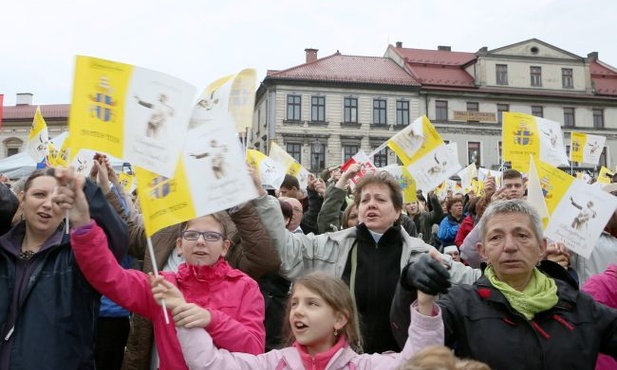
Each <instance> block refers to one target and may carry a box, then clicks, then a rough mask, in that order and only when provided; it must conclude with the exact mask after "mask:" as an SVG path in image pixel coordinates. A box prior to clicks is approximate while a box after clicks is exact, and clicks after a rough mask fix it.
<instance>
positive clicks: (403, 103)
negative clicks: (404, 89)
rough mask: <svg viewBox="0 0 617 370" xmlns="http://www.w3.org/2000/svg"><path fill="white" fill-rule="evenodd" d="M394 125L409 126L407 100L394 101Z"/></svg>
mask: <svg viewBox="0 0 617 370" xmlns="http://www.w3.org/2000/svg"><path fill="white" fill-rule="evenodd" d="M396 124H397V125H400V126H407V125H408V124H409V100H397V101H396Z"/></svg>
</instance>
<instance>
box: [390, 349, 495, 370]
mask: <svg viewBox="0 0 617 370" xmlns="http://www.w3.org/2000/svg"><path fill="white" fill-rule="evenodd" d="M398 370H491V368H490V367H489V366H488V365H487V364H485V363H483V362H480V361H475V360H467V359H463V360H461V359H459V358H457V357H456V356H455V355H454V353H453V352H452V350H451V349H450V348H448V347H445V346H429V347H426V348H424V349H422V350H420V351H419V352H418V353H416V355H415V356H413V357H412V358H411V359H409V361H407V363H405V364H403V365H402V366H401V367H400V368H399V369H398Z"/></svg>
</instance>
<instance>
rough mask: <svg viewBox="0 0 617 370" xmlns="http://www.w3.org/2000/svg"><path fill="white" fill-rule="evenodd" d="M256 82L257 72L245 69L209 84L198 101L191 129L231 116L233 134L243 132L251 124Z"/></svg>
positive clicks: (192, 117)
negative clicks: (218, 118) (222, 116)
mask: <svg viewBox="0 0 617 370" xmlns="http://www.w3.org/2000/svg"><path fill="white" fill-rule="evenodd" d="M256 81H257V72H256V71H255V69H251V68H248V69H243V70H241V71H240V72H238V73H236V74H233V75H229V76H225V77H221V78H219V79H218V80H216V81H214V82H212V83H211V84H209V85H208V87H206V89H205V90H204V91H203V92H202V93H201V95H200V96H199V98H198V100H197V109H194V110H193V115H192V116H191V124H190V127H195V126H196V125H201V124H205V123H207V122H209V121H211V120H213V119H216V117H217V116H219V115H220V114H230V115H231V117H232V119H233V124H234V126H235V128H236V132H244V131H245V130H246V129H247V128H249V127H251V125H252V124H253V111H254V108H255V83H256Z"/></svg>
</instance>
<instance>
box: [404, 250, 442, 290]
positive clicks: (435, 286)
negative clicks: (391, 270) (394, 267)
mask: <svg viewBox="0 0 617 370" xmlns="http://www.w3.org/2000/svg"><path fill="white" fill-rule="evenodd" d="M405 271H406V273H405V275H404V276H403V277H402V278H403V279H405V281H404V283H405V284H404V285H407V286H412V287H415V288H416V289H418V290H419V291H421V292H423V293H426V294H428V295H437V294H439V293H446V292H447V291H448V289H449V288H450V286H451V285H452V283H450V273H449V272H448V270H447V269H446V268H445V266H444V265H443V264H442V263H441V262H439V261H438V260H437V259H436V257H433V256H431V255H429V253H423V254H422V255H420V257H419V258H418V259H417V260H416V261H414V262H412V263H411V264H410V265H409V266H408V267H407V268H406V269H405Z"/></svg>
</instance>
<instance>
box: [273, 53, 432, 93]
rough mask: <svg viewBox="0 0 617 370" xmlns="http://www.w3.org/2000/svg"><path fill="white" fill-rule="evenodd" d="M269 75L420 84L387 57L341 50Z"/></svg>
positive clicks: (280, 77) (358, 81)
mask: <svg viewBox="0 0 617 370" xmlns="http://www.w3.org/2000/svg"><path fill="white" fill-rule="evenodd" d="M267 78H276V79H294V80H314V81H338V82H357V83H375V84H390V85H403V86H420V84H419V83H418V82H417V81H416V80H415V79H414V78H413V77H412V76H411V75H409V73H407V72H406V71H405V70H404V69H402V68H401V67H399V66H398V65H397V64H396V63H394V62H393V61H392V60H390V59H388V58H383V57H365V56H352V55H341V54H339V53H336V54H333V55H330V56H328V57H325V58H321V59H317V60H316V61H314V62H310V63H306V64H301V65H299V66H296V67H292V68H289V69H286V70H283V71H268V77H267Z"/></svg>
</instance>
